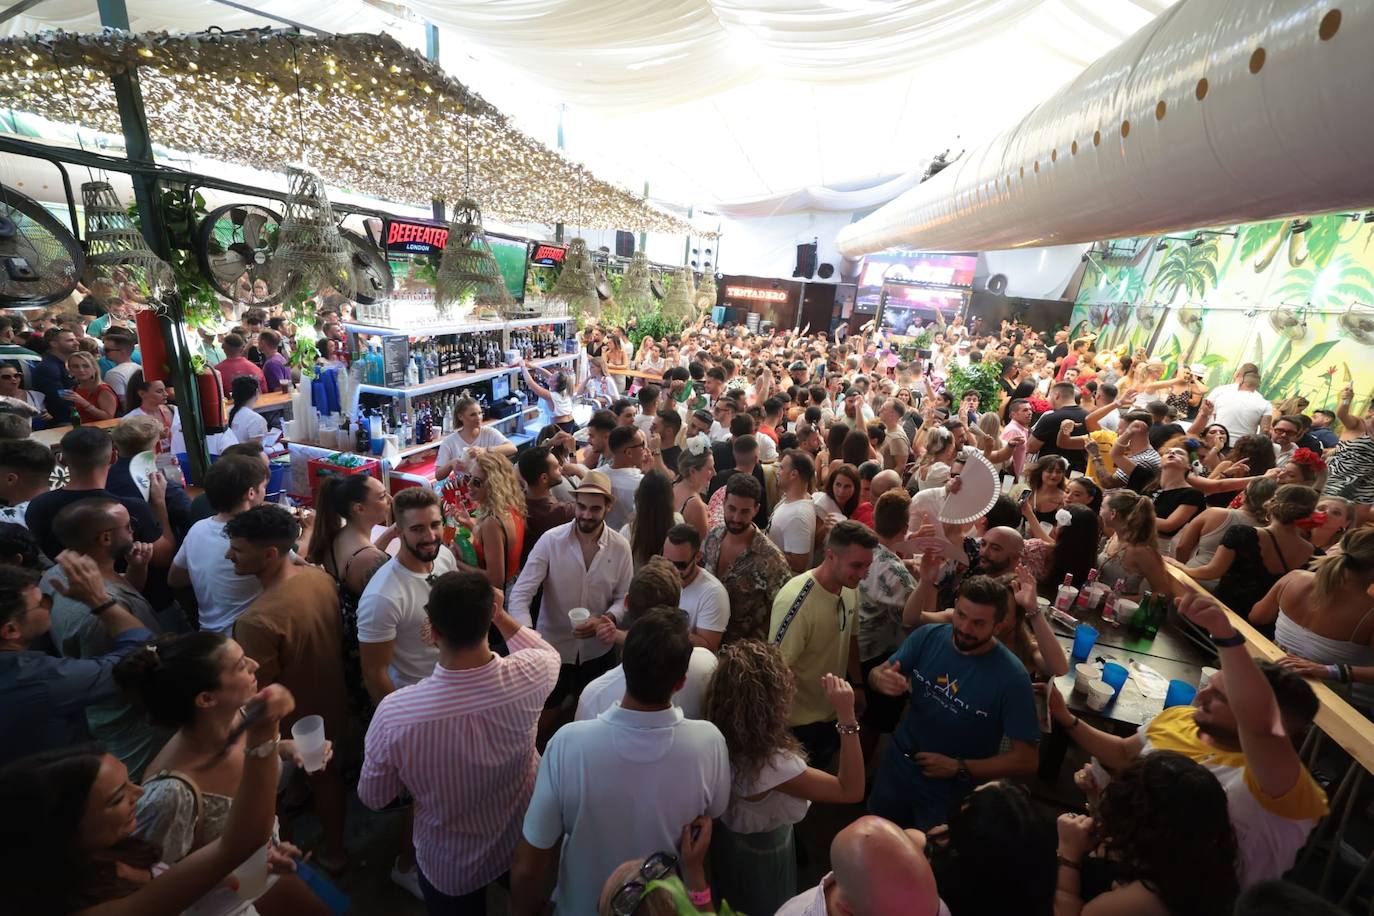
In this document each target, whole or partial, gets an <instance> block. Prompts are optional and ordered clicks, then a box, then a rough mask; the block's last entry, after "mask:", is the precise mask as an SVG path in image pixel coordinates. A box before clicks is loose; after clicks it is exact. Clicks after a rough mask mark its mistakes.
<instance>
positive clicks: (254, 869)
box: [234, 716, 324, 900]
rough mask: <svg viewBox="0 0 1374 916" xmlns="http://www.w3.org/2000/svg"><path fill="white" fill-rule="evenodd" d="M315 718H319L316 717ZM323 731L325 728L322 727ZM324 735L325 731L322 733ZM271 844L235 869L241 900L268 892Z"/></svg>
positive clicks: (263, 847) (253, 898)
mask: <svg viewBox="0 0 1374 916" xmlns="http://www.w3.org/2000/svg"><path fill="white" fill-rule="evenodd" d="M313 718H319V717H318V716H314V717H313ZM321 729H323V726H321ZM320 734H321V735H323V734H324V732H323V730H321V732H320ZM271 845H272V844H271V843H264V844H263V845H262V847H261V848H259V849H258V851H257V852H255V853H253V854H252V855H251V856H249V857H248V860H247V861H246V862H244V863H243V864H242V865H240V866H239V867H238V868H236V869H234V878H235V879H236V880H237V881H238V883H239V886H238V890H237V891H236V893H237V894H238V895H239V899H240V900H256V899H257V898H259V897H261V896H262V895H263V893H264V892H265V891H266V890H267V850H268V849H270V848H271Z"/></svg>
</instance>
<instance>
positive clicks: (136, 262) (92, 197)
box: [81, 181, 177, 305]
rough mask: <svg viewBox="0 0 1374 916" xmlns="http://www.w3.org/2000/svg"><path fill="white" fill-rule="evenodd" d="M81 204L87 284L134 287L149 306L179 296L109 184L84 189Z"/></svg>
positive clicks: (167, 270)
mask: <svg viewBox="0 0 1374 916" xmlns="http://www.w3.org/2000/svg"><path fill="white" fill-rule="evenodd" d="M81 202H82V205H83V206H84V208H85V211H86V270H87V274H88V275H89V277H88V282H89V280H95V279H104V280H110V281H112V282H115V283H117V284H122V283H123V282H128V283H132V284H133V285H134V286H136V287H138V289H139V291H140V292H141V293H142V294H143V295H144V296H146V297H147V299H148V302H149V304H150V305H156V304H159V303H161V302H162V301H163V300H164V299H165V298H166V297H167V296H170V295H172V294H174V293H175V292H176V289H177V285H176V280H175V279H174V278H173V276H172V268H171V267H170V266H169V265H168V264H167V262H166V261H164V260H162V259H161V258H159V257H158V256H157V255H156V254H154V253H153V252H152V250H150V249H149V248H148V243H147V242H146V241H145V240H144V238H143V233H142V232H140V231H139V230H138V227H137V226H135V225H134V221H133V220H132V219H131V218H130V217H129V212H128V211H127V210H126V209H124V205H123V204H122V203H120V200H119V196H118V195H117V194H115V192H114V188H112V187H110V185H109V183H108V182H104V181H88V182H86V183H85V184H83V185H81ZM121 275H122V276H121Z"/></svg>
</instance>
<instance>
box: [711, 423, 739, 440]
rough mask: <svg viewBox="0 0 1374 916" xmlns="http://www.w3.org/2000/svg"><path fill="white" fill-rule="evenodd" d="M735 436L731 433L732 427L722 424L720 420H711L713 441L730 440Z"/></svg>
mask: <svg viewBox="0 0 1374 916" xmlns="http://www.w3.org/2000/svg"><path fill="white" fill-rule="evenodd" d="M732 438H734V437H733V436H731V435H730V427H728V426H721V425H720V421H719V420H712V421H711V441H712V442H729V441H730V440H731V439H732Z"/></svg>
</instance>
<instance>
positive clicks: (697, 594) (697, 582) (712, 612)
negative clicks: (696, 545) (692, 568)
mask: <svg viewBox="0 0 1374 916" xmlns="http://www.w3.org/2000/svg"><path fill="white" fill-rule="evenodd" d="M677 605H678V607H680V608H682V609H683V610H684V611H686V612H687V623H688V625H689V626H691V627H692V628H693V629H696V628H697V627H700V628H701V629H703V630H710V631H711V632H713V633H724V632H725V625H726V624H728V623H729V622H730V595H729V593H728V592H726V591H725V586H724V585H721V584H720V580H719V579H717V578H716V577H715V576H714V575H712V574H711V571H710V570H707V569H698V570H697V575H696V578H695V579H693V580H692V582H691V584H690V585H688V586H687V587H686V588H684V589H683V590H682V597H681V598H679V599H678V602H677Z"/></svg>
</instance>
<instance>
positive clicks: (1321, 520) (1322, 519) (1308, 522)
mask: <svg viewBox="0 0 1374 916" xmlns="http://www.w3.org/2000/svg"><path fill="white" fill-rule="evenodd" d="M1293 524H1295V525H1297V526H1298V527H1299V528H1301V529H1302V530H1303V531H1312V530H1314V529H1317V528H1320V527H1321V526H1322V525H1325V524H1326V513H1325V512H1313V513H1312V514H1311V515H1309V516H1307V518H1300V519H1298V520H1297V521H1296V522H1294V523H1293Z"/></svg>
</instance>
